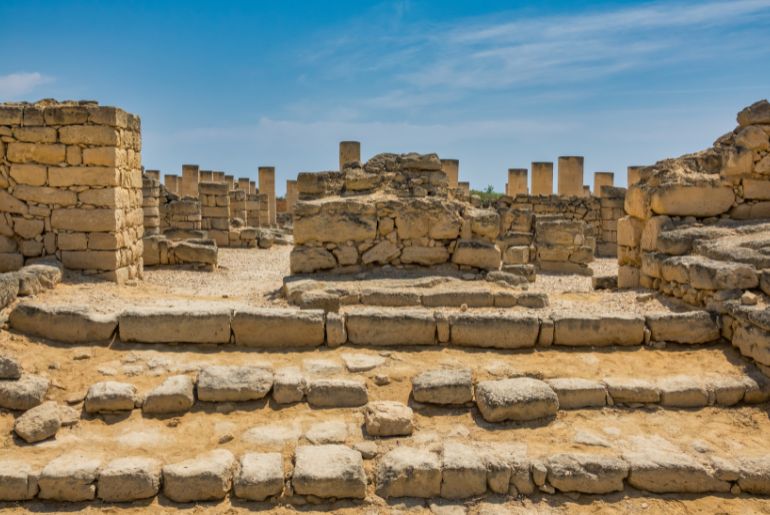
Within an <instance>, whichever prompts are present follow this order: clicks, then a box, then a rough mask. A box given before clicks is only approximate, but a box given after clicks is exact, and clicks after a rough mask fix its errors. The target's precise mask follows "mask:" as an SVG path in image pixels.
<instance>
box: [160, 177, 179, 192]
mask: <svg viewBox="0 0 770 515" xmlns="http://www.w3.org/2000/svg"><path fill="white" fill-rule="evenodd" d="M163 185H164V186H165V187H166V190H167V191H168V192H169V193H173V194H174V195H179V176H178V175H176V174H173V173H167V174H166V175H164V176H163Z"/></svg>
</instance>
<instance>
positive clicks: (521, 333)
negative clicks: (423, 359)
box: [449, 312, 540, 349]
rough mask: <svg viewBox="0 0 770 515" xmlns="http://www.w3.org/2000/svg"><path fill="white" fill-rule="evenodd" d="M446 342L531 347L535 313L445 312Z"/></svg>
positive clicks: (536, 324) (534, 339) (536, 325)
mask: <svg viewBox="0 0 770 515" xmlns="http://www.w3.org/2000/svg"><path fill="white" fill-rule="evenodd" d="M449 327H450V329H449V331H450V339H449V341H450V343H451V344H452V345H460V346H468V347H492V348H497V349H519V348H524V347H534V346H535V343H536V342H537V336H538V332H539V330H540V321H539V319H538V317H536V316H530V315H520V314H513V313H506V314H504V313H467V312H466V313H457V314H453V315H450V316H449Z"/></svg>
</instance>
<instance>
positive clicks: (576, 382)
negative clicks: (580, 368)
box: [546, 377, 607, 409]
mask: <svg viewBox="0 0 770 515" xmlns="http://www.w3.org/2000/svg"><path fill="white" fill-rule="evenodd" d="M546 383H548V385H549V386H550V387H551V388H553V391H555V392H556V396H557V397H558V398H559V409H582V408H596V407H602V406H605V405H606V404H607V388H606V387H605V386H604V385H603V384H602V383H600V382H599V381H592V380H590V379H581V378H577V377H563V378H556V379H547V380H546Z"/></svg>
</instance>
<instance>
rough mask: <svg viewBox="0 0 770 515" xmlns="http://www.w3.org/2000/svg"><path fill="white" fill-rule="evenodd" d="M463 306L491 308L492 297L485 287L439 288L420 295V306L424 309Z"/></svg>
mask: <svg viewBox="0 0 770 515" xmlns="http://www.w3.org/2000/svg"><path fill="white" fill-rule="evenodd" d="M463 304H465V305H466V306H468V307H492V306H493V305H494V295H493V294H492V292H491V291H490V290H489V289H488V288H485V287H476V288H474V287H472V286H471V287H468V288H465V287H463V288H457V287H456V286H455V287H454V288H451V289H450V288H446V289H445V288H439V289H437V290H427V291H425V292H423V294H422V305H423V306H425V307H445V306H456V307H460V306H462V305H463Z"/></svg>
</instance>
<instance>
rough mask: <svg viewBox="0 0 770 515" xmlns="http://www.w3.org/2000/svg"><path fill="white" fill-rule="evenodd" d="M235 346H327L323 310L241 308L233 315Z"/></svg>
mask: <svg viewBox="0 0 770 515" xmlns="http://www.w3.org/2000/svg"><path fill="white" fill-rule="evenodd" d="M232 330H233V334H234V336H235V343H236V345H245V346H249V347H315V346H318V345H323V343H324V313H323V311H322V310H293V309H278V308H239V309H236V311H235V313H234V314H233V320H232Z"/></svg>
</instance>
